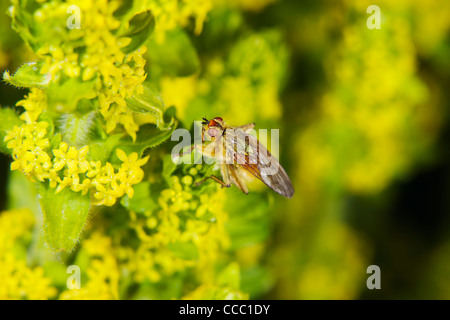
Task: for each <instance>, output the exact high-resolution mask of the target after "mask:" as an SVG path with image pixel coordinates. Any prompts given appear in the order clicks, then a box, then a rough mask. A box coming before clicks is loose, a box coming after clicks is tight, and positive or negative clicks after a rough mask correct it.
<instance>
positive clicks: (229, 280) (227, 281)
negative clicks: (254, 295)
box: [217, 262, 241, 290]
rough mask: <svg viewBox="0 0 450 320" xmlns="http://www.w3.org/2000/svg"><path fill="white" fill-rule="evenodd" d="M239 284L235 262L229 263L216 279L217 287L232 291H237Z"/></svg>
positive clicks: (238, 273)
mask: <svg viewBox="0 0 450 320" xmlns="http://www.w3.org/2000/svg"><path fill="white" fill-rule="evenodd" d="M240 282H241V277H240V272H239V265H238V264H237V263H236V262H232V263H230V264H229V265H228V266H227V267H226V268H225V269H223V270H222V271H221V272H220V274H219V275H218V277H217V284H218V285H219V286H223V287H229V288H231V289H234V290H239V287H240Z"/></svg>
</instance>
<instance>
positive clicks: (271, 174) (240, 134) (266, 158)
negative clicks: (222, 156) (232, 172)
mask: <svg viewBox="0 0 450 320" xmlns="http://www.w3.org/2000/svg"><path fill="white" fill-rule="evenodd" d="M225 141H226V142H225V145H226V154H227V159H232V160H233V161H234V163H235V164H237V165H240V166H242V167H243V168H244V169H245V170H247V171H248V172H250V173H251V174H252V175H253V176H255V177H256V178H258V179H259V180H261V181H262V182H264V183H265V184H266V185H267V186H268V187H269V188H271V189H272V190H274V191H276V192H278V193H279V194H281V195H282V196H284V197H287V198H292V196H293V194H294V188H293V187H292V183H291V180H290V179H289V177H288V175H287V173H286V171H285V170H284V169H283V167H282V166H281V165H280V163H279V162H278V160H277V159H276V158H275V157H274V156H272V155H271V153H270V152H269V151H268V150H267V149H266V148H265V147H264V146H263V145H262V143H260V142H259V141H258V139H256V138H255V137H254V136H252V135H250V134H248V133H245V131H244V130H242V129H234V130H232V132H230V130H229V129H227V131H226V139H225Z"/></svg>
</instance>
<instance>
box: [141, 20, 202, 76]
mask: <svg viewBox="0 0 450 320" xmlns="http://www.w3.org/2000/svg"><path fill="white" fill-rule="evenodd" d="M145 45H146V46H147V48H148V52H149V55H150V69H151V70H152V73H153V74H157V75H170V76H174V77H186V76H189V75H192V74H194V73H197V72H198V71H199V70H200V59H199V58H198V55H197V50H196V49H195V47H194V46H193V44H192V42H191V39H190V38H189V36H188V35H187V34H186V32H185V31H184V30H183V29H181V28H177V29H174V30H170V31H167V32H166V37H165V40H164V42H163V43H158V42H157V41H156V40H155V39H153V38H150V39H149V40H148V41H147V42H146V44H145Z"/></svg>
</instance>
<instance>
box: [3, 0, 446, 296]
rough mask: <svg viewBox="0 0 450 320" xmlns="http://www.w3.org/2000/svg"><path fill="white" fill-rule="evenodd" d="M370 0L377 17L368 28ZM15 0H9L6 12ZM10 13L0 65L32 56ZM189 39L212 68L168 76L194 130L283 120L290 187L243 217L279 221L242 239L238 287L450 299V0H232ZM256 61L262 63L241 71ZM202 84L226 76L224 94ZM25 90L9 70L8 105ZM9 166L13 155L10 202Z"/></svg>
mask: <svg viewBox="0 0 450 320" xmlns="http://www.w3.org/2000/svg"><path fill="white" fill-rule="evenodd" d="M219 2H220V1H218V3H219ZM372 4H376V5H378V6H379V7H380V9H381V19H382V20H381V29H368V28H367V25H366V22H367V19H368V18H369V17H370V14H368V13H366V9H367V7H368V6H369V5H372ZM8 6H9V2H8V1H5V0H1V2H0V12H1V13H3V12H5V11H6V10H7V7H8ZM10 24H11V21H10V19H9V18H8V17H6V16H5V15H2V18H1V19H0V35H1V36H0V72H1V73H3V71H5V70H11V71H14V70H16V69H17V68H18V67H19V66H20V65H21V64H22V63H24V62H27V61H30V60H32V58H33V55H32V53H31V52H30V51H28V49H26V47H25V45H24V44H23V42H22V40H21V39H20V37H19V35H18V34H16V33H15V32H14V31H12V30H11V28H10ZM190 38H191V40H192V43H193V45H194V46H195V48H196V50H197V53H198V55H199V63H200V65H201V67H202V70H203V71H202V72H204V75H203V76H202V79H203V80H202V81H203V82H202V83H199V84H196V85H195V86H194V85H193V84H192V83H191V81H193V80H192V79H191V78H189V77H185V78H183V77H178V78H176V79H175V78H170V77H166V78H164V77H163V76H162V77H159V78H158V81H161V82H162V86H161V87H162V93H163V97H164V98H165V99H166V100H165V101H166V104H167V105H170V104H172V105H175V106H177V116H178V117H179V119H180V120H181V123H182V124H183V125H184V126H185V127H187V128H189V127H190V123H192V121H193V120H199V119H200V118H201V117H203V116H207V117H213V116H222V117H223V118H224V119H225V120H226V121H228V120H229V122H230V123H233V124H237V125H240V124H244V123H248V122H252V121H255V122H256V124H257V128H258V127H259V128H279V129H280V142H281V146H280V162H281V163H282V164H283V166H284V167H285V169H286V171H287V172H288V174H289V176H290V178H291V180H292V182H293V185H294V188H295V195H294V197H293V198H292V199H282V198H281V197H279V196H278V195H273V194H270V193H269V195H270V196H269V198H268V199H269V200H270V201H272V202H271V204H272V206H271V209H270V212H269V213H267V214H264V215H262V217H263V218H264V219H266V220H265V221H260V220H258V219H259V218H258V217H259V216H258V215H256V219H248V220H244V221H242V222H239V223H244V224H245V223H251V224H252V225H256V226H257V225H258V224H260V223H261V224H263V223H264V225H268V231H267V233H268V234H267V235H266V236H265V237H263V238H264V239H263V241H260V242H259V243H253V244H251V245H248V246H244V247H242V248H240V249H239V250H238V251H237V253H236V257H237V261H238V262H239V264H240V266H241V272H242V276H241V279H242V283H241V289H242V291H243V292H246V293H249V294H250V298H255V299H257V298H263V299H449V298H450V281H449V280H450V232H449V231H450V220H449V213H450V211H449V209H450V207H449V205H450V202H449V193H450V153H449V151H448V150H449V148H448V141H449V138H450V137H449V134H450V131H449V129H450V122H449V120H450V118H449V113H448V109H449V107H450V102H449V101H450V90H449V89H450V2H447V1H438V0H433V1H419V0H413V1H395V2H392V1H378V2H376V3H375V2H372V1H359V0H346V1H344V0H343V1H295V0H292V1H289V0H285V1H281V0H280V1H270V0H269V1H256V2H253V1H250V0H249V1H232V2H231V3H230V4H228V5H222V6H220V5H218V6H217V8H216V7H214V8H213V9H212V11H211V12H210V13H209V14H208V19H207V20H206V23H205V25H204V26H203V31H202V33H201V34H200V35H193V34H191V35H190ZM261 39H262V40H261ZM248 46H250V47H251V49H249V48H248ZM149 52H157V48H156V47H155V48H154V50H153V51H152V50H151V47H149ZM156 54H157V53H156ZM161 54H162V55H164V52H162V53H161ZM221 55H224V56H226V57H227V58H226V59H227V62H226V66H224V63H223V62H221V60H220V59H217V58H215V57H216V56H221ZM243 57H245V59H247V60H248V64H249V65H250V67H248V65H246V64H245V63H242V61H241V60H242V59H243ZM180 59H181V58H180ZM155 61H158V58H155ZM160 67H161V64H160ZM163 67H164V65H163ZM163 67H161V68H163ZM149 68H150V70H152V71H151V72H153V73H154V74H158V72H161V73H162V72H163V71H161V70H159V71H158V69H157V68H158V65H156V64H155V67H154V69H152V62H150V67H149ZM224 68H227V70H229V71H228V74H227V75H226V76H225V75H223V74H224V73H223V69H224ZM248 68H254V69H255V68H256V69H257V72H253V73H252V74H251V75H252V76H251V77H248V78H245V76H243V75H246V74H247V73H248V72H249V71H248V70H247V69H248ZM253 71H254V70H253ZM161 79H163V80H161ZM196 81H197V80H196ZM254 83H257V84H258V89H257V90H254V89H252V90H246V88H247V86H250V85H251V86H253V87H252V88H254ZM205 86H206V87H208V86H211V87H220V90H218V91H219V94H218V96H219V97H220V99H217V95H213V96H211V97H208V95H206V94H203V92H204V91H205V90H204V87H205ZM193 87H195V90H194V89H192V88H193ZM191 89H192V90H191ZM25 93H26V91H25V90H20V89H17V88H14V87H12V86H10V85H7V84H5V83H4V82H2V83H0V105H2V106H13V105H14V104H15V103H16V102H17V101H18V100H20V99H22V97H23V95H24V94H25ZM186 101H189V103H188V102H186ZM9 165H10V159H9V157H7V156H5V155H3V154H2V155H1V162H0V167H1V170H0V181H1V183H0V196H1V199H2V200H1V201H0V209H1V210H4V209H5V208H7V203H6V198H7V196H6V195H7V183H8V176H9V174H10V170H9ZM256 188H258V187H256ZM258 190H261V189H258ZM264 192H267V190H266V191H264ZM230 193H231V196H230V197H229V198H228V199H227V201H226V202H225V204H224V207H225V208H227V210H229V211H230V212H233V211H235V212H237V211H242V210H245V211H249V212H251V211H252V210H254V211H255V212H256V211H257V210H259V209H258V205H257V203H258V201H257V199H256V200H255V201H253V202H252V200H249V201H248V202H247V203H246V201H247V200H246V199H247V198H243V197H242V195H241V194H240V193H239V192H236V190H230ZM236 199H237V200H236ZM249 199H250V198H249ZM269 200H268V201H269ZM261 210H262V209H261ZM236 216H237V218H236ZM234 217H235V219H238V217H239V215H235V216H234ZM231 219H233V218H231ZM263 228H264V227H263ZM232 231H233V230H232ZM234 231H235V232H236V233H239V232H240V231H239V230H234ZM231 237H233V233H232V234H231ZM369 265H378V266H379V267H380V269H381V290H369V289H368V288H367V287H366V280H367V278H368V276H369V275H368V274H367V273H366V269H367V267H368V266H369ZM261 266H263V267H261ZM255 279H256V280H255Z"/></svg>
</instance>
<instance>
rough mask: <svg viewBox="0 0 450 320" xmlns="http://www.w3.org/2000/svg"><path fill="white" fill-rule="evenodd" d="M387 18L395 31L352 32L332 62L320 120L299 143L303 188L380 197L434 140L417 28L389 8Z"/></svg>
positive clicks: (434, 117) (353, 28)
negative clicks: (414, 33) (324, 185)
mask: <svg viewBox="0 0 450 320" xmlns="http://www.w3.org/2000/svg"><path fill="white" fill-rule="evenodd" d="M367 3H369V2H367ZM352 5H355V6H356V3H355V4H353V3H351V4H349V6H350V7H351V6H352ZM366 8H367V7H366ZM349 10H350V9H349ZM383 14H384V15H385V16H386V17H389V19H390V23H389V24H386V25H384V26H383V27H382V28H381V29H380V30H377V31H376V32H373V30H369V29H367V28H361V26H360V25H359V24H356V25H349V26H346V27H345V28H344V29H343V32H342V34H343V37H342V39H341V41H340V42H339V43H338V44H337V45H336V46H334V50H333V51H332V52H330V53H329V55H328V56H327V57H326V62H327V63H326V65H327V66H328V68H327V73H328V77H329V83H331V84H332V86H330V88H327V89H328V91H327V92H326V93H325V94H324V95H323V97H322V99H321V102H320V106H319V108H320V111H319V117H320V118H319V119H318V120H317V121H315V122H313V123H311V125H310V126H308V127H307V128H306V129H305V130H304V131H303V132H302V134H301V136H300V137H299V138H298V140H297V143H295V145H297V146H298V154H299V155H301V167H300V169H299V170H298V172H299V175H300V179H299V184H300V185H302V186H305V187H311V188H313V189H315V188H317V187H318V186H319V185H320V184H322V183H328V184H333V185H334V186H335V187H339V188H340V187H343V188H345V189H347V190H351V191H354V192H358V193H372V192H378V191H380V190H382V189H383V188H385V187H386V185H388V183H389V182H390V181H392V179H393V178H395V177H398V176H399V175H401V174H403V173H404V172H406V171H407V170H408V169H409V168H410V167H411V165H412V164H413V162H414V161H415V159H417V155H418V154H419V153H421V151H419V150H421V148H422V149H423V148H425V147H426V144H427V143H429V142H427V141H426V140H425V139H429V138H432V135H433V134H434V133H433V132H432V131H431V130H429V129H428V128H426V126H428V127H429V128H438V127H439V116H438V114H439V113H438V112H437V110H436V109H435V106H433V105H432V104H430V105H427V108H425V109H426V112H425V109H424V108H423V105H422V104H423V103H424V102H425V101H426V99H427V96H428V91H427V88H426V86H425V83H424V82H423V81H422V80H421V79H420V78H419V77H418V75H417V71H416V51H415V48H414V43H413V41H412V38H413V37H412V29H411V26H410V25H409V23H408V21H406V20H405V19H404V17H403V16H393V15H391V14H390V11H389V10H388V9H387V8H386V9H385V10H384V11H383ZM421 132H422V133H425V134H421ZM424 137H426V138H425V139H424Z"/></svg>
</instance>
